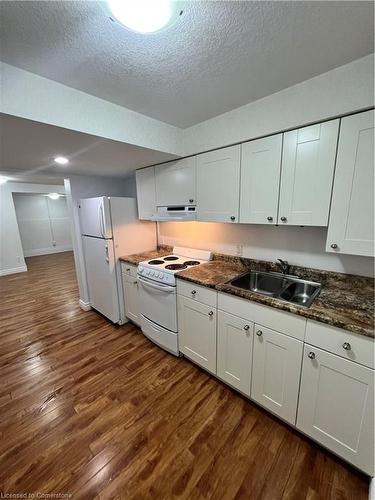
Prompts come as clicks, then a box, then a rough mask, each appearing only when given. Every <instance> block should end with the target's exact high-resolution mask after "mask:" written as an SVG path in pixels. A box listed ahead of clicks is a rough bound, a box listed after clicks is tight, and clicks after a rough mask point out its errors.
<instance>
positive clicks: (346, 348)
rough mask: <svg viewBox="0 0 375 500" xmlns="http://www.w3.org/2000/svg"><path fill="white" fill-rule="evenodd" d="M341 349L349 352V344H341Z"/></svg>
mask: <svg viewBox="0 0 375 500" xmlns="http://www.w3.org/2000/svg"><path fill="white" fill-rule="evenodd" d="M342 348H343V349H345V351H350V350H351V348H352V346H351V345H350V344H349V342H344V343H343V344H342Z"/></svg>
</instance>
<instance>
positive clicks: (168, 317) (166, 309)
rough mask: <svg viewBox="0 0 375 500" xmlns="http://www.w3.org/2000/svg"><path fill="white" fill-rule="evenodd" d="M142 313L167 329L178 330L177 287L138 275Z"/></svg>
mask: <svg viewBox="0 0 375 500" xmlns="http://www.w3.org/2000/svg"><path fill="white" fill-rule="evenodd" d="M138 284H139V300H140V310H141V314H142V315H143V316H144V317H145V318H147V319H148V320H150V321H152V322H154V323H156V324H157V325H159V326H162V327H163V328H166V329H167V330H171V331H172V332H177V296H176V287H175V286H169V285H164V284H162V283H156V282H155V281H152V280H148V279H146V278H144V277H143V276H142V277H141V276H138Z"/></svg>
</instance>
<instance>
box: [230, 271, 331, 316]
mask: <svg viewBox="0 0 375 500" xmlns="http://www.w3.org/2000/svg"><path fill="white" fill-rule="evenodd" d="M229 284H230V285H232V286H234V287H236V288H241V289H242V290H248V291H250V292H255V293H260V294H261V295H268V296H269V297H273V298H275V299H282V300H285V301H287V302H290V303H292V304H295V305H299V306H304V307H310V306H311V304H312V303H313V301H314V299H315V298H316V297H317V296H318V295H319V292H320V290H321V289H322V285H321V283H315V282H313V281H306V280H303V279H300V278H297V277H296V276H290V275H285V274H281V273H274V272H263V271H249V272H247V273H245V274H243V275H242V276H240V277H238V278H236V279H234V280H232V281H230V282H229Z"/></svg>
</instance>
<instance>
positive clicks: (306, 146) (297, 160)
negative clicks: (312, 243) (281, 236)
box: [279, 120, 339, 226]
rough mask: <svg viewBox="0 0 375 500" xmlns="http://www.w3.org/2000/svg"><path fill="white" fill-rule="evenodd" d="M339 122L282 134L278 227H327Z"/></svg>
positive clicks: (319, 124)
mask: <svg viewBox="0 0 375 500" xmlns="http://www.w3.org/2000/svg"><path fill="white" fill-rule="evenodd" d="M338 129H339V120H333V121H330V122H325V123H318V124H317V125H311V126H310V127H304V128H300V129H298V130H292V131H291V132H287V133H285V134H284V147H283V159H282V165H281V185H280V202H279V223H280V224H290V225H298V226H327V225H328V215H329V207H330V202H331V191H332V181H333V173H334V168H335V158H336V147H337V136H338Z"/></svg>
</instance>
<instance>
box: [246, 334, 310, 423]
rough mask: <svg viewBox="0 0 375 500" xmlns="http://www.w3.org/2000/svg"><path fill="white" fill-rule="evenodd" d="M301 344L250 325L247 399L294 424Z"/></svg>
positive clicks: (290, 338)
mask: <svg viewBox="0 0 375 500" xmlns="http://www.w3.org/2000/svg"><path fill="white" fill-rule="evenodd" d="M302 351H303V342H301V341H299V340H296V339H294V338H292V337H288V336H287V335H283V334H282V333H279V332H276V331H274V330H270V329H269V328H265V327H264V326H260V325H255V326H254V352H253V375H252V386H251V397H252V399H254V400H255V401H257V402H258V403H260V404H261V405H262V406H264V407H265V408H268V409H269V410H271V411H272V412H273V413H275V414H276V415H278V416H279V417H281V418H283V419H284V420H286V421H287V422H289V423H291V424H293V425H294V424H295V422H296V411H297V402H298V389H299V380H300V374H301V363H302Z"/></svg>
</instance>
